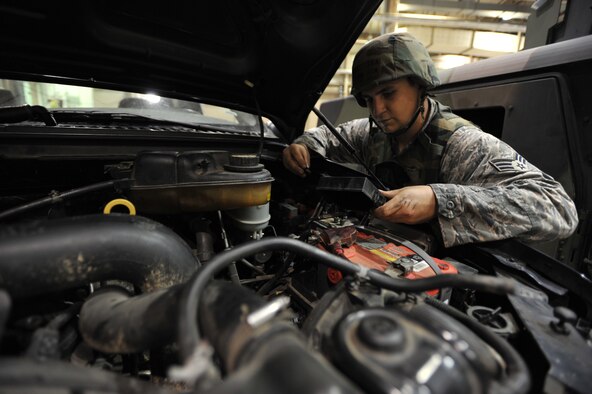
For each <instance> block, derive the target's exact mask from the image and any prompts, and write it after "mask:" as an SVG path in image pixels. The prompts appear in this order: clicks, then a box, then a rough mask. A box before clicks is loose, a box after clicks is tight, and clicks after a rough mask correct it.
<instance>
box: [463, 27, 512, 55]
mask: <svg viewBox="0 0 592 394" xmlns="http://www.w3.org/2000/svg"><path fill="white" fill-rule="evenodd" d="M473 47H474V48H476V49H482V50H484V51H491V52H508V53H512V52H516V51H517V50H518V36H516V35H514V34H507V33H495V32H489V31H476V32H475V39H474V40H473Z"/></svg>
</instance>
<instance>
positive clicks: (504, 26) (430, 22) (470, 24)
mask: <svg viewBox="0 0 592 394" xmlns="http://www.w3.org/2000/svg"><path fill="white" fill-rule="evenodd" d="M372 19H373V20H376V21H379V22H387V23H398V24H399V25H400V26H405V25H407V26H429V27H446V28H450V29H465V30H480V31H495V32H500V33H525V32H526V26H524V25H516V24H512V23H491V22H477V21H468V20H462V19H443V20H439V19H422V18H408V17H405V16H395V15H374V16H373V17H372Z"/></svg>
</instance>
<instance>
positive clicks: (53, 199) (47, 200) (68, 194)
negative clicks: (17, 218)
mask: <svg viewBox="0 0 592 394" xmlns="http://www.w3.org/2000/svg"><path fill="white" fill-rule="evenodd" d="M127 182H129V179H116V180H112V181H106V182H100V183H95V184H93V185H89V186H83V187H80V188H77V189H72V190H68V191H65V192H63V193H56V194H53V195H50V196H48V197H44V198H41V199H39V200H36V201H32V202H29V203H27V204H24V205H20V206H18V207H15V208H11V209H8V210H6V211H4V212H0V220H3V219H6V218H8V217H10V216H14V215H17V214H20V213H23V212H26V211H30V210H32V209H36V208H41V207H44V206H48V205H52V204H55V203H58V202H62V201H64V200H67V199H70V198H72V197H76V196H79V195H82V194H86V193H91V192H94V191H97V190H103V189H108V188H111V187H114V186H123V185H125V184H127Z"/></svg>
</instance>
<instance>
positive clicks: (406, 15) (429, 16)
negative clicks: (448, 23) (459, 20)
mask: <svg viewBox="0 0 592 394" xmlns="http://www.w3.org/2000/svg"><path fill="white" fill-rule="evenodd" d="M398 16H400V17H403V18H411V19H432V20H446V19H455V18H452V17H450V16H446V15H432V14H410V13H407V12H400V13H399V14H398Z"/></svg>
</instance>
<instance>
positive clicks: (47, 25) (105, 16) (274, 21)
mask: <svg viewBox="0 0 592 394" xmlns="http://www.w3.org/2000/svg"><path fill="white" fill-rule="evenodd" d="M379 4H380V1H378V0H373V1H364V2H361V1H358V0H322V1H321V0H316V1H315V0H292V1H288V0H284V1H271V0H261V1H257V0H218V1H215V2H213V1H206V2H203V1H194V2H145V1H142V2H141V1H124V2H115V1H104V2H100V3H99V2H85V1H78V2H74V1H62V2H53V3H47V2H33V3H30V2H18V3H17V2H14V4H12V5H6V4H4V5H2V6H0V58H1V59H2V62H1V65H0V73H2V74H3V76H4V77H7V76H9V77H12V78H18V77H22V78H23V79H25V78H26V79H36V80H49V79H51V78H55V77H59V78H67V79H69V81H68V82H69V83H74V84H79V85H85V86H95V87H103V88H109V87H112V88H117V89H127V90H132V91H138V92H146V91H150V92H153V93H156V94H160V95H163V96H169V97H176V98H182V99H193V100H199V101H204V102H210V103H213V104H220V105H226V106H230V107H234V108H236V109H242V110H247V111H250V112H256V108H257V104H256V102H255V97H256V98H257V101H258V104H259V106H260V108H261V112H262V114H263V115H264V116H267V117H269V118H271V119H272V120H273V121H274V123H276V125H277V126H278V128H279V129H280V131H282V132H283V133H284V134H285V136H286V137H287V138H288V139H291V138H293V137H294V136H295V134H298V133H299V132H301V129H302V127H303V126H304V123H305V121H306V117H307V116H308V114H309V112H310V110H311V108H312V106H313V105H314V104H315V102H316V101H317V99H318V97H319V95H320V94H321V92H322V91H323V89H324V88H325V86H326V85H327V84H328V82H329V80H330V79H331V77H332V76H333V74H334V72H335V71H336V70H337V68H338V67H339V65H340V63H341V62H342V61H343V59H344V57H345V56H346V54H347V52H348V50H349V48H350V47H351V46H352V45H353V43H354V42H355V40H356V38H357V37H358V35H359V34H360V32H361V31H362V30H363V28H364V26H365V25H366V23H367V22H368V20H369V19H370V18H371V16H372V14H373V13H374V11H375V9H376V8H377V7H378V5H379ZM49 76H51V77H49ZM245 80H247V81H250V82H251V83H252V84H253V85H254V88H253V87H250V86H248V85H249V84H246V83H245Z"/></svg>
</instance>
